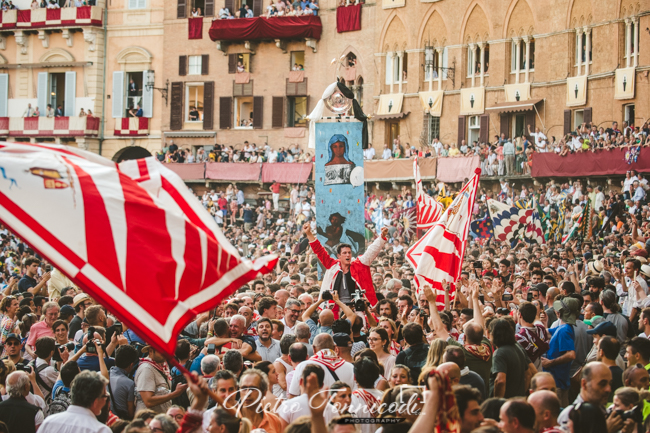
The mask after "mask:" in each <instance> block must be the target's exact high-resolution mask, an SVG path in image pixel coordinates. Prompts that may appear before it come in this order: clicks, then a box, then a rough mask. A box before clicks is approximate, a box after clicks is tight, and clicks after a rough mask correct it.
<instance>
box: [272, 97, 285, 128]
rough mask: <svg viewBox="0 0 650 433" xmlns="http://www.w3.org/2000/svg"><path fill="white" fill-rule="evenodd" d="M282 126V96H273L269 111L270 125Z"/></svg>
mask: <svg viewBox="0 0 650 433" xmlns="http://www.w3.org/2000/svg"><path fill="white" fill-rule="evenodd" d="M283 126H284V97H282V96H274V97H273V107H272V113H271V127H272V128H282V127H283Z"/></svg>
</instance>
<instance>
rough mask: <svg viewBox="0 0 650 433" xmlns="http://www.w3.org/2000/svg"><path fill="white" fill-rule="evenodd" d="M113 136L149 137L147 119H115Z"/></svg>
mask: <svg viewBox="0 0 650 433" xmlns="http://www.w3.org/2000/svg"><path fill="white" fill-rule="evenodd" d="M114 134H115V135H149V118H147V117H123V118H121V119H115V132H114Z"/></svg>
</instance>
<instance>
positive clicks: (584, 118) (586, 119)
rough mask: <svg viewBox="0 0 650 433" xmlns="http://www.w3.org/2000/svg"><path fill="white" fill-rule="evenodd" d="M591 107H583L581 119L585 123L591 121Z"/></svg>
mask: <svg viewBox="0 0 650 433" xmlns="http://www.w3.org/2000/svg"><path fill="white" fill-rule="evenodd" d="M591 116H592V113H591V107H589V108H585V109H584V111H583V113H582V121H583V122H585V123H591Z"/></svg>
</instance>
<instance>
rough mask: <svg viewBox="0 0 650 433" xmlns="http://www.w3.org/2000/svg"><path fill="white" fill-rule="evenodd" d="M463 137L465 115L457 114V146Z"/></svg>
mask: <svg viewBox="0 0 650 433" xmlns="http://www.w3.org/2000/svg"><path fill="white" fill-rule="evenodd" d="M464 139H465V116H458V148H460V142H461V141H463V140H464Z"/></svg>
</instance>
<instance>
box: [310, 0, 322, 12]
mask: <svg viewBox="0 0 650 433" xmlns="http://www.w3.org/2000/svg"><path fill="white" fill-rule="evenodd" d="M309 9H311V11H312V14H313V15H318V10H319V9H320V6H318V2H317V1H316V0H313V1H311V2H309Z"/></svg>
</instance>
